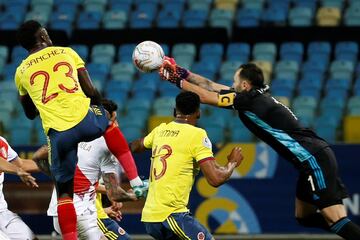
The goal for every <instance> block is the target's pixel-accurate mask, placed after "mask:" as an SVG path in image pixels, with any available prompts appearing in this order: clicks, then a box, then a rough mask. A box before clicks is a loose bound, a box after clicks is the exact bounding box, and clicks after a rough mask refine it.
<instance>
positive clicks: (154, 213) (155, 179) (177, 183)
mask: <svg viewBox="0 0 360 240" xmlns="http://www.w3.org/2000/svg"><path fill="white" fill-rule="evenodd" d="M144 146H145V147H147V148H150V147H151V148H152V163H151V170H150V171H151V172H150V185H149V192H148V196H147V199H146V203H145V206H144V209H143V213H142V221H145V222H161V221H164V220H165V219H166V217H168V216H169V215H170V214H171V213H175V212H186V211H188V209H187V207H186V206H187V204H188V200H189V194H190V191H191V188H192V185H193V183H194V177H195V176H196V174H197V173H198V172H199V165H198V163H197V161H199V160H202V159H205V158H209V157H213V155H212V151H211V142H210V141H209V139H208V138H207V136H206V132H205V131H204V130H203V129H201V128H197V127H194V126H192V125H190V124H186V123H177V122H170V123H168V124H165V123H163V124H161V125H160V126H158V127H157V128H155V129H154V130H153V131H152V132H151V133H150V134H149V135H148V136H146V137H145V138H144Z"/></svg>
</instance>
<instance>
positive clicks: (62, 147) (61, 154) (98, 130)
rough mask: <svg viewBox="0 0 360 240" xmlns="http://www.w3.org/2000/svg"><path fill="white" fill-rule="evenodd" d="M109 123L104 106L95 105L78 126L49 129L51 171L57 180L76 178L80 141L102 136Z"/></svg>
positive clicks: (64, 180)
mask: <svg viewBox="0 0 360 240" xmlns="http://www.w3.org/2000/svg"><path fill="white" fill-rule="evenodd" d="M108 124H109V121H108V119H107V117H106V114H105V110H104V108H103V107H102V106H96V105H93V106H91V107H90V108H89V112H88V113H87V115H86V116H85V118H84V119H83V120H82V121H81V122H79V123H78V124H77V125H76V126H74V127H72V128H70V129H68V130H65V131H56V130H54V129H49V132H48V146H49V149H50V156H49V158H50V171H51V174H52V175H53V178H54V179H55V181H56V182H61V183H64V182H67V181H69V180H71V179H72V178H74V173H75V167H76V164H77V162H78V158H77V149H78V143H79V142H89V141H92V140H94V139H96V138H98V137H100V136H102V135H103V133H104V132H105V130H106V128H107V126H108Z"/></svg>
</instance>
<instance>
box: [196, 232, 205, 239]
mask: <svg viewBox="0 0 360 240" xmlns="http://www.w3.org/2000/svg"><path fill="white" fill-rule="evenodd" d="M197 239H198V240H204V239H205V234H204V233H203V232H199V233H198V235H197Z"/></svg>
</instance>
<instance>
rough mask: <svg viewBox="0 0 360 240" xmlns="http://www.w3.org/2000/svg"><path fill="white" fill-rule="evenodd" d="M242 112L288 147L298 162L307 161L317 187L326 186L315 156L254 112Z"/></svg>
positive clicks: (322, 187)
mask: <svg viewBox="0 0 360 240" xmlns="http://www.w3.org/2000/svg"><path fill="white" fill-rule="evenodd" d="M244 114H245V115H246V116H247V117H248V118H250V120H251V121H253V122H254V123H255V124H256V125H257V126H259V127H261V128H262V129H264V130H265V131H266V132H268V133H270V134H271V135H272V136H273V137H274V138H275V139H276V140H278V141H279V142H280V143H281V144H282V145H284V146H285V147H286V148H287V149H289V150H290V151H291V152H292V153H293V154H294V155H295V156H296V157H297V158H298V159H299V161H300V162H304V161H308V162H309V164H310V167H311V168H312V169H313V171H314V174H315V178H316V180H317V183H318V187H319V189H324V188H326V184H325V179H324V175H323V173H322V170H321V168H320V166H319V164H318V163H317V161H316V158H315V157H314V156H313V155H312V154H311V153H310V152H309V151H307V150H306V149H305V148H304V147H303V146H301V145H300V143H298V142H297V141H296V140H295V139H293V138H292V137H291V136H290V135H289V134H287V133H286V132H284V131H283V130H280V129H276V128H272V127H271V126H270V125H269V124H267V123H266V122H264V121H263V120H261V119H260V118H259V117H258V116H256V114H254V113H252V112H249V111H245V112H244Z"/></svg>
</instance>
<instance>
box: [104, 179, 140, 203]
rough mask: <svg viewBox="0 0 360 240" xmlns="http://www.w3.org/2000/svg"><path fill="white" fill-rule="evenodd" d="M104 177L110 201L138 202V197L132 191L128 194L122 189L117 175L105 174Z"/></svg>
mask: <svg viewBox="0 0 360 240" xmlns="http://www.w3.org/2000/svg"><path fill="white" fill-rule="evenodd" d="M102 177H103V180H104V185H105V189H106V194H107V195H108V197H109V199H110V200H112V201H115V202H124V201H136V200H137V197H136V196H135V194H134V193H133V192H132V191H131V190H130V191H129V192H126V191H125V190H124V189H122V188H121V186H120V181H119V178H118V176H117V175H116V174H115V173H103V174H102Z"/></svg>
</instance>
